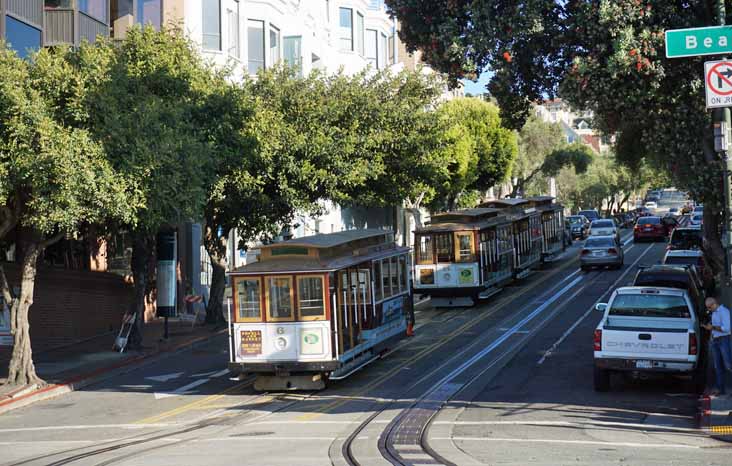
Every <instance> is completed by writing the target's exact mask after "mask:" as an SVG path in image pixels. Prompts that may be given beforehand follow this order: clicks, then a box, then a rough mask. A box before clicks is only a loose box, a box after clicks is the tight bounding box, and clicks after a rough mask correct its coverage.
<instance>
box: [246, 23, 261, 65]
mask: <svg viewBox="0 0 732 466" xmlns="http://www.w3.org/2000/svg"><path fill="white" fill-rule="evenodd" d="M247 52H248V59H249V63H248V68H249V74H257V71H259V70H261V69H262V68H264V21H259V20H254V19H250V20H249V21H248V22H247Z"/></svg>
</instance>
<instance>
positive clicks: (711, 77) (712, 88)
mask: <svg viewBox="0 0 732 466" xmlns="http://www.w3.org/2000/svg"><path fill="white" fill-rule="evenodd" d="M704 88H705V90H706V96H707V108H717V107H732V60H719V61H708V62H706V63H704Z"/></svg>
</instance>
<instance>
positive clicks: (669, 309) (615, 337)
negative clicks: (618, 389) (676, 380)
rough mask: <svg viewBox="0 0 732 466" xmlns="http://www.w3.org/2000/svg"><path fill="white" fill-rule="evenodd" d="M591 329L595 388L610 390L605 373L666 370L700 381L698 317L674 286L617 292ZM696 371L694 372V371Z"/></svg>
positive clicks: (602, 307)
mask: <svg viewBox="0 0 732 466" xmlns="http://www.w3.org/2000/svg"><path fill="white" fill-rule="evenodd" d="M595 309H596V310H598V311H602V312H604V314H603V318H602V320H601V321H600V324H599V325H598V326H597V328H596V329H595V335H594V351H595V377H594V382H595V390H597V391H607V390H609V389H610V373H611V372H613V371H625V372H635V373H642V372H667V373H676V374H680V375H689V376H691V377H692V381H693V382H694V383H695V384H696V383H697V382H698V381H699V380H700V377H702V374H703V370H701V369H700V367H699V366H700V364H699V352H700V349H701V348H700V344H699V342H700V340H699V335H700V333H699V319H698V317H697V315H696V311H695V308H694V306H693V304H692V301H691V299H690V298H689V295H688V294H687V292H686V291H685V290H681V289H676V288H655V287H654V288H649V287H641V286H628V287H623V288H618V289H617V290H615V291H614V292H613V294H612V296H610V301H609V302H608V303H600V304H597V305H596V306H595ZM698 369H699V370H698Z"/></svg>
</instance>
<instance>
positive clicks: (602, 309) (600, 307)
mask: <svg viewBox="0 0 732 466" xmlns="http://www.w3.org/2000/svg"><path fill="white" fill-rule="evenodd" d="M606 309H607V303H597V304H595V310H596V311H600V312H605V310H606Z"/></svg>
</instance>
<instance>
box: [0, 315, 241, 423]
mask: <svg viewBox="0 0 732 466" xmlns="http://www.w3.org/2000/svg"><path fill="white" fill-rule="evenodd" d="M227 332H228V329H222V330H219V331H217V332H215V333H213V334H211V335H207V336H202V337H199V338H196V339H194V340H191V341H188V342H186V343H181V344H180V345H177V346H174V347H173V348H170V349H167V350H163V351H156V352H151V353H147V354H141V355H139V356H135V357H133V358H130V359H127V360H125V361H122V362H120V363H117V364H112V365H110V366H106V367H102V368H99V369H96V370H94V371H92V372H88V373H86V374H81V375H77V376H74V377H71V378H69V379H67V380H64V381H63V382H61V383H58V384H51V385H48V386H45V387H42V388H39V389H36V390H33V391H30V392H28V393H25V392H26V391H27V387H22V388H20V389H18V390H15V391H14V392H11V393H10V394H8V395H7V396H8V397H9V399H6V400H2V401H0V415H1V414H4V413H6V412H8V411H12V410H14V409H18V408H22V407H24V406H28V405H30V404H33V403H35V402H37V401H42V400H48V399H51V398H55V397H57V396H60V395H64V394H66V393H71V392H73V391H76V390H79V389H81V388H83V387H87V386H89V385H93V384H95V383H98V382H102V381H104V380H107V379H110V378H112V377H116V376H118V375H122V374H125V373H128V372H132V371H133V370H135V369H139V368H141V367H145V366H146V365H149V364H153V363H155V362H158V361H161V360H164V359H166V358H168V357H171V356H174V355H176V354H178V353H182V352H184V351H187V350H190V349H193V348H195V347H197V346H201V345H204V344H206V343H208V342H209V341H211V340H213V339H214V338H216V337H218V336H219V335H223V334H226V333H227Z"/></svg>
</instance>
